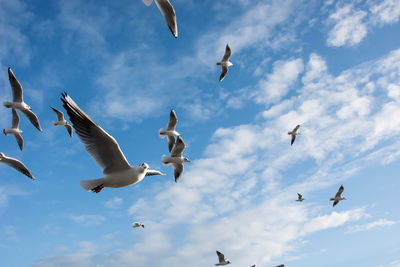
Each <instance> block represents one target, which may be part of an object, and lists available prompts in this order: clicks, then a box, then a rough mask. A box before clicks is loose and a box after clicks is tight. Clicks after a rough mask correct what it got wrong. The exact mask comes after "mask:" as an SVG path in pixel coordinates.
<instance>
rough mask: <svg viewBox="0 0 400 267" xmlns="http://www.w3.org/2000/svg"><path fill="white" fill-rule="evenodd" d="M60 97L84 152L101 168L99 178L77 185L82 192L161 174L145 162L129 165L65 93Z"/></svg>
mask: <svg viewBox="0 0 400 267" xmlns="http://www.w3.org/2000/svg"><path fill="white" fill-rule="evenodd" d="M62 97H63V98H61V101H62V102H63V107H64V108H65V110H66V111H67V114H68V115H69V119H70V121H71V122H72V126H73V127H74V129H75V132H76V134H77V135H78V137H79V138H80V139H81V141H82V143H83V144H84V145H85V148H86V151H87V152H88V153H89V154H90V155H91V156H92V158H93V159H94V160H95V161H96V163H97V164H98V165H99V166H100V167H101V168H102V169H103V174H104V177H103V178H100V179H95V180H82V181H81V182H80V185H81V187H82V188H83V189H85V190H86V191H93V192H96V193H99V192H100V191H101V190H102V189H103V188H104V187H113V188H119V187H124V186H128V185H133V184H136V183H138V182H140V181H141V180H143V178H144V177H145V176H152V175H165V174H164V173H161V172H159V171H155V170H150V169H149V165H147V163H142V164H140V165H137V166H131V165H129V163H128V161H127V160H126V158H125V156H124V154H123V153H122V151H121V149H120V148H119V145H118V143H117V141H115V139H114V138H113V137H112V136H111V135H109V134H108V133H107V132H106V131H104V130H103V129H102V128H101V127H100V126H98V125H97V124H96V123H95V122H94V121H92V119H91V118H90V117H89V116H88V115H86V113H85V112H84V111H83V110H82V109H81V108H80V107H79V106H78V105H77V104H76V103H75V102H74V101H73V100H72V98H71V97H69V95H67V93H63V94H62Z"/></svg>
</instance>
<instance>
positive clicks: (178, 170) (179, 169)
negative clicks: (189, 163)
mask: <svg viewBox="0 0 400 267" xmlns="http://www.w3.org/2000/svg"><path fill="white" fill-rule="evenodd" d="M172 168H174V177H175V183H177V182H178V180H179V178H181V176H182V173H183V168H184V167H183V164H182V163H181V164H172Z"/></svg>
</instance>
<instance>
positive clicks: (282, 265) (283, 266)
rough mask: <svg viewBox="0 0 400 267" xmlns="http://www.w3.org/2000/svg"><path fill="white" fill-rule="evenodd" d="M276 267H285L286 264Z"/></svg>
mask: <svg viewBox="0 0 400 267" xmlns="http://www.w3.org/2000/svg"><path fill="white" fill-rule="evenodd" d="M276 267H285V264H281V265H278V266H276Z"/></svg>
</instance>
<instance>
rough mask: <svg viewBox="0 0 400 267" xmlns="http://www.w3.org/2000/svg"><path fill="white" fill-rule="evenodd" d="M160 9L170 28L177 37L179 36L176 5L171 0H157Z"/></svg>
mask: <svg viewBox="0 0 400 267" xmlns="http://www.w3.org/2000/svg"><path fill="white" fill-rule="evenodd" d="M156 4H157V6H158V9H160V11H161V13H162V14H163V16H164V19H165V22H167V25H168V28H169V30H170V31H171V33H172V35H173V36H174V37H175V38H178V24H177V22H176V15H175V10H174V7H173V6H172V5H171V3H170V2H169V0H156Z"/></svg>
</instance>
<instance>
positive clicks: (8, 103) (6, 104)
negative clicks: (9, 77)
mask: <svg viewBox="0 0 400 267" xmlns="http://www.w3.org/2000/svg"><path fill="white" fill-rule="evenodd" d="M3 105H4V106H5V107H6V108H11V107H12V105H11V102H8V101H4V103H3Z"/></svg>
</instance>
